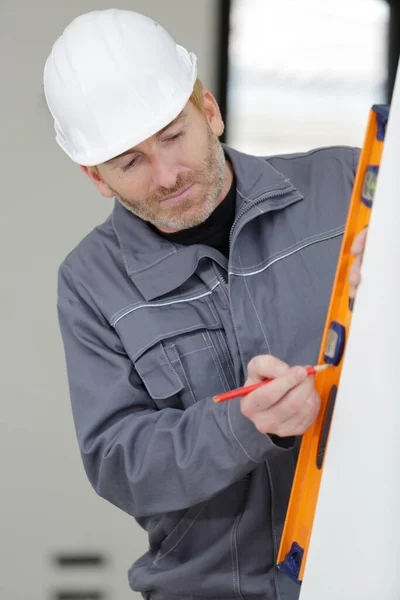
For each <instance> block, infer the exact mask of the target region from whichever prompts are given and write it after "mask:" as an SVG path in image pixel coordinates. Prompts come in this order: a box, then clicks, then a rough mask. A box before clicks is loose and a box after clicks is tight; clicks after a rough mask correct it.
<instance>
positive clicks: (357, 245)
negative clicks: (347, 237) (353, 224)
mask: <svg viewBox="0 0 400 600" xmlns="http://www.w3.org/2000/svg"><path fill="white" fill-rule="evenodd" d="M367 233H368V229H367V228H366V227H365V228H364V229H363V230H362V231H361V232H360V233H359V234H358V235H357V236H356V237H355V239H354V241H353V244H352V246H351V248H350V252H351V253H352V254H355V255H357V254H361V252H363V250H364V248H365V242H366V239H367Z"/></svg>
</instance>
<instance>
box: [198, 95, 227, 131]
mask: <svg viewBox="0 0 400 600" xmlns="http://www.w3.org/2000/svg"><path fill="white" fill-rule="evenodd" d="M203 94H204V112H205V114H206V117H207V121H208V123H209V125H210V127H211V130H212V131H213V133H215V135H216V136H218V137H219V136H220V135H222V134H223V132H224V129H225V125H224V122H223V120H222V116H221V111H220V109H219V106H218V102H217V101H216V99H215V98H214V96H213V95H212V93H211V92H210V90H207V89H206V88H204V89H203Z"/></svg>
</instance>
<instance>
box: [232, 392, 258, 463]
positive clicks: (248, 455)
mask: <svg viewBox="0 0 400 600" xmlns="http://www.w3.org/2000/svg"><path fill="white" fill-rule="evenodd" d="M231 406H232V403H231V402H228V412H227V417H228V423H229V428H230V430H231V432H232V435H233V437H234V438H235V440H236V441H237V443H238V444H239V446H240V447H241V449H242V450H243V452H244V453H245V455H246V456H247V458H249V459H250V460H251V461H252V462H254V463H256V464H259V463H258V462H257V461H256V460H254V458H253V457H252V456H250V454H249V453H248V452H247V451H246V450H245V448H244V446H243V444H241V443H240V441H239V439H238V438H237V437H236V435H235V432H234V430H233V426H232V419H231Z"/></svg>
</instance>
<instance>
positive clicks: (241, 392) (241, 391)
mask: <svg viewBox="0 0 400 600" xmlns="http://www.w3.org/2000/svg"><path fill="white" fill-rule="evenodd" d="M331 366H332V365H329V364H324V365H315V366H314V367H307V375H316V374H317V373H320V372H321V371H325V369H327V368H328V367H331ZM270 381H273V379H265V380H264V381H260V383H254V384H253V385H248V386H246V387H241V388H237V389H236V390H231V391H230V392H225V393H224V394H218V395H217V396H214V398H213V400H214V402H225V400H231V399H232V398H237V397H238V396H245V395H246V394H250V392H252V391H253V390H256V389H257V388H259V387H261V386H262V385H265V384H267V383H269V382H270Z"/></svg>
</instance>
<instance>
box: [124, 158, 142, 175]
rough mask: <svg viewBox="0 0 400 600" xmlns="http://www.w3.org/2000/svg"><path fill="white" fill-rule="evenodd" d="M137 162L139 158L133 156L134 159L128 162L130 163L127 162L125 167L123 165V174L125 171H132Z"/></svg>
mask: <svg viewBox="0 0 400 600" xmlns="http://www.w3.org/2000/svg"><path fill="white" fill-rule="evenodd" d="M138 162H139V157H138V156H134V157H133V158H132V160H130V161H129V162H128V163H127V164H126V165H124V166H123V167H122V170H123V171H124V172H125V171H128V170H129V169H132V168H133V167H134V166H135V165H136V164H137V163H138Z"/></svg>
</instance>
